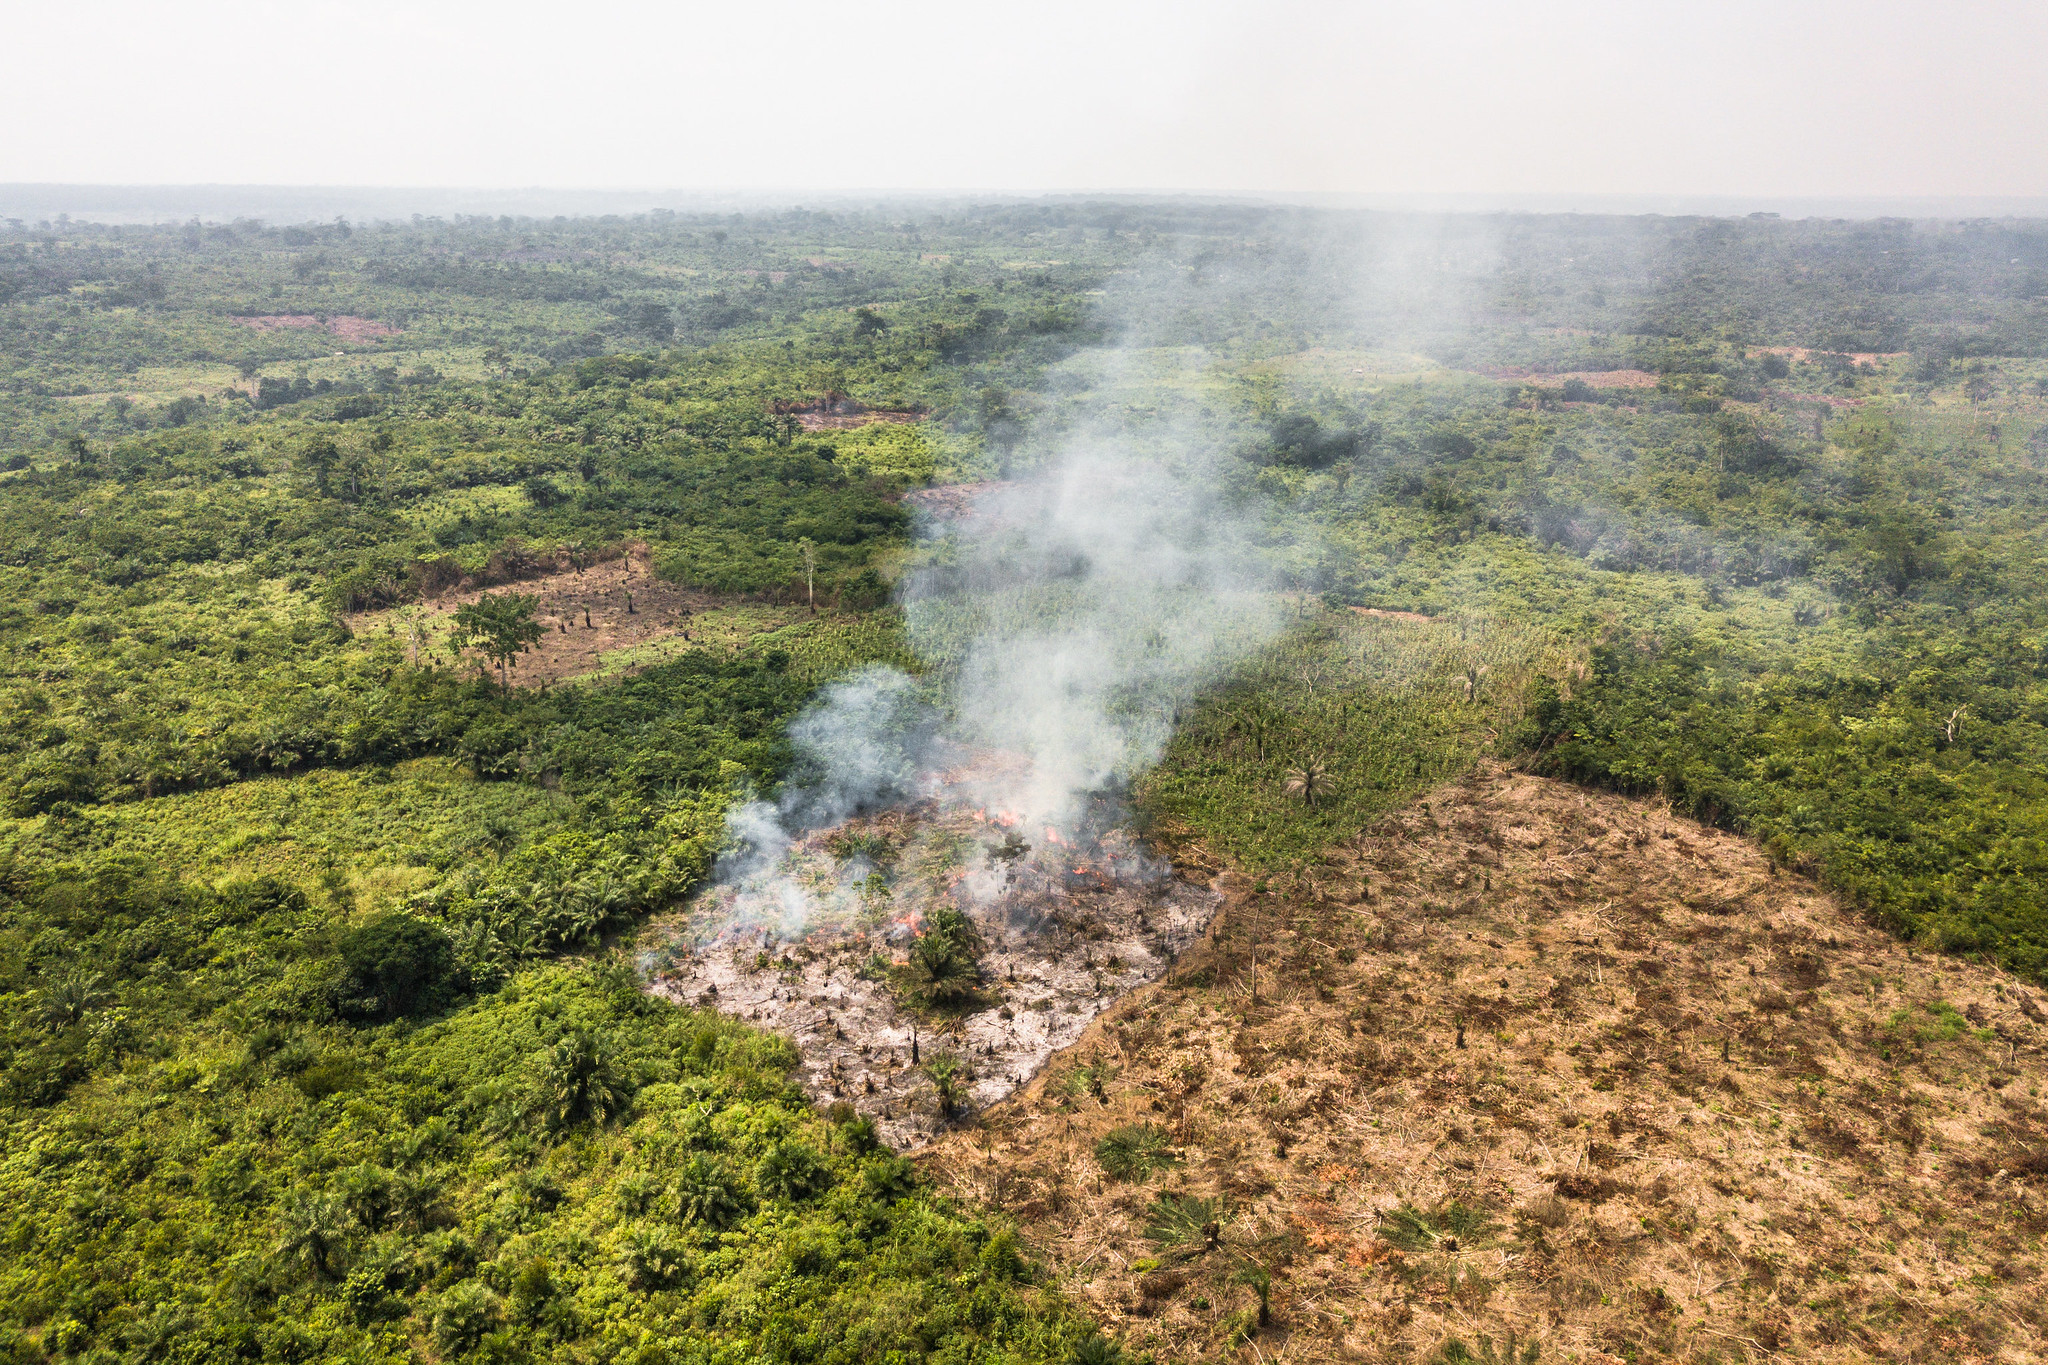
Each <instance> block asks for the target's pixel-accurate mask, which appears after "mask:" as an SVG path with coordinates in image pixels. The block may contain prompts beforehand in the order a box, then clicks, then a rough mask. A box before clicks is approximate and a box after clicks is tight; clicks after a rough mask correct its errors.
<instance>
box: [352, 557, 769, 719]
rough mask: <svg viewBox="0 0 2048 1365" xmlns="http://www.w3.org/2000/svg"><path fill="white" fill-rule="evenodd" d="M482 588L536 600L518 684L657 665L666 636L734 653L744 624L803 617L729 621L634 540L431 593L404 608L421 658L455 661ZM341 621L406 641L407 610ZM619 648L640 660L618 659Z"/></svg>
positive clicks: (722, 605)
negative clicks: (539, 631) (602, 553)
mask: <svg viewBox="0 0 2048 1365" xmlns="http://www.w3.org/2000/svg"><path fill="white" fill-rule="evenodd" d="M485 593H490V594H493V595H503V594H506V593H531V594H533V595H534V596H536V597H538V598H539V599H540V602H539V607H538V610H537V612H536V616H537V619H538V620H539V621H540V623H541V625H543V626H544V627H546V633H545V634H543V635H542V636H541V638H540V641H539V643H537V644H535V645H533V646H532V647H531V648H530V649H529V650H528V651H527V652H526V653H524V654H522V655H520V656H519V657H518V658H517V659H516V660H514V662H513V664H512V667H511V668H510V669H509V670H508V678H509V680H510V681H511V683H512V684H513V685H514V686H516V687H537V686H541V685H544V684H547V683H554V682H561V681H564V680H566V679H569V678H576V677H581V676H583V675H586V674H590V673H597V672H620V673H627V672H633V671H637V669H639V668H643V667H646V666H648V665H649V664H652V663H655V662H658V661H659V658H660V657H661V651H660V650H659V649H658V648H656V647H658V646H660V645H661V644H663V643H665V642H672V643H673V644H675V645H676V646H677V647H678V648H679V649H680V648H686V647H692V646H702V647H706V648H713V649H724V650H727V651H731V650H736V649H738V648H739V647H740V645H741V643H743V640H744V637H745V635H747V634H750V633H751V631H750V630H749V629H748V627H750V626H759V627H761V628H764V629H774V628H775V627H776V626H779V625H783V624H787V623H788V622H789V621H794V620H796V619H798V618H799V617H801V616H804V615H808V613H807V612H805V611H804V610H803V609H802V608H797V607H787V608H780V609H763V610H762V611H761V612H758V613H753V614H752V615H749V616H748V617H747V618H746V619H744V620H730V619H727V617H728V616H730V614H731V613H730V612H729V611H728V610H727V609H729V608H731V606H732V601H731V599H728V598H721V597H719V596H717V595H716V594H713V593H708V592H704V591H701V590H699V589H695V588H686V587H682V586H680V585H678V584H675V583H670V582H667V581H666V580H664V579H660V578H657V577H655V576H654V572H653V568H652V565H651V563H650V561H649V551H648V547H647V546H645V545H633V546H631V547H629V548H628V550H627V552H626V553H625V554H624V555H621V556H619V557H617V558H613V559H607V560H604V561H602V562H599V563H595V564H587V565H585V566H584V567H583V568H581V569H573V568H572V569H565V570H562V571H559V572H554V573H547V574H541V575H538V576H536V577H531V578H527V579H525V580H523V581H519V582H511V583H503V584H499V585H495V586H487V587H486V586H474V585H472V586H465V587H462V588H453V589H449V590H446V591H444V592H441V593H439V594H437V595H435V596H432V597H429V598H428V599H427V600H426V601H424V602H422V603H420V604H419V606H418V607H417V608H413V609H411V610H412V611H413V612H416V614H417V615H416V619H417V620H418V621H419V623H420V630H421V639H420V644H419V648H420V650H421V651H422V655H423V662H434V663H440V664H444V665H446V664H451V663H453V662H455V657H454V652H453V650H452V648H451V647H450V645H449V642H448V636H449V634H450V632H451V631H452V630H453V629H454V621H455V610H456V608H457V607H460V606H462V605H463V604H464V603H468V602H474V601H476V600H477V599H478V598H479V597H481V596H483V595H484V594H485ZM707 613H710V614H711V615H707ZM349 626H350V628H351V629H352V630H354V631H355V632H356V633H357V634H365V633H380V634H387V635H391V636H395V637H397V638H398V639H400V640H403V641H406V642H407V643H408V644H410V643H411V642H412V634H411V628H410V627H409V626H408V624H407V621H406V611H405V610H389V611H372V612H361V613H358V614H356V615H354V616H352V617H350V618H349ZM736 627H737V629H735V628H736ZM625 651H638V652H639V653H640V654H642V655H644V656H645V657H642V658H639V659H637V660H636V659H634V658H633V657H632V656H631V655H628V656H627V657H626V658H624V659H621V658H620V657H619V656H620V655H621V653H622V652H625Z"/></svg>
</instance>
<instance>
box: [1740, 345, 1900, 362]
mask: <svg viewBox="0 0 2048 1365" xmlns="http://www.w3.org/2000/svg"><path fill="white" fill-rule="evenodd" d="M1749 354H1750V355H1753V356H1757V355H1781V356H1784V357H1786V358H1787V359H1788V360H1811V359H1813V358H1814V357H1815V356H1830V355H1838V356H1840V357H1842V359H1844V360H1847V361H1850V362H1851V363H1853V364H1857V365H1881V364H1883V363H1884V362H1885V361H1887V360H1902V359H1904V358H1905V356H1906V352H1904V351H1817V350H1815V349H1813V348H1812V347H1810V346H1752V347H1750V348H1749Z"/></svg>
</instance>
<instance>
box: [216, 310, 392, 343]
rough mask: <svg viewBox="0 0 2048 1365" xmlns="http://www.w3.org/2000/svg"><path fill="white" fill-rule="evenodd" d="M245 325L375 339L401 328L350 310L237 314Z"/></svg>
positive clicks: (347, 338) (349, 339) (387, 335)
mask: <svg viewBox="0 0 2048 1365" xmlns="http://www.w3.org/2000/svg"><path fill="white" fill-rule="evenodd" d="M235 321H237V322H239V323H241V324H242V325H243V326H244V327H248V328H252V329H254V330H255V331H258V332H284V331H299V330H305V329H312V328H317V329H318V330H320V331H323V332H332V333H333V334H334V335H335V336H338V337H340V338H341V339H342V340H343V341H375V340H377V339H378V338H380V337H395V336H397V335H398V329H397V328H396V327H393V326H391V325H390V324H389V323H383V322H378V321H377V320H376V319H375V318H359V317H355V316H353V315H350V314H342V315H341V316H339V317H317V316H315V315H313V314H311V313H269V314H265V315H263V316H261V317H253V318H237V319H235Z"/></svg>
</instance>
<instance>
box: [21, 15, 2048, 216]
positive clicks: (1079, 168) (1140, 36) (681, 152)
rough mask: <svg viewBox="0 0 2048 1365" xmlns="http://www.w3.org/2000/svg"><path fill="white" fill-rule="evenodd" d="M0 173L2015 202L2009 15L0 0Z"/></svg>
mask: <svg viewBox="0 0 2048 1365" xmlns="http://www.w3.org/2000/svg"><path fill="white" fill-rule="evenodd" d="M0 32H5V33H6V34H7V39H6V42H5V44H4V51H0V129H4V130H5V132H4V133H0V181H68V182H124V183H191V182H213V183H270V184H329V185H332V184H356V185H401V186H404V185H479V186H508V185H553V186H570V187H593V186H664V187H667V186H675V187H707V188H742V187H759V188H787V187H815V188H817V189H845V188H901V189H982V190H1020V191H1023V190H1043V189H1191V190H1212V191H1226V192H1253V193H1259V192H1266V193H1271V192H1297V193H1299V192H1362V193H1408V194H1414V193H1454V192H1484V193H1532V192H1559V191H1564V192H1574V193H1610V194H1671V193H1680V194H1684V193H1695V194H1696V193H1739V194H1764V195H2042V194H2048V76H2044V73H2048V3H2043V0H1976V2H1974V3H1973V2H1972V0H1948V2H1947V3H1907V2H1905V0H1860V2H1859V3H1848V2H1847V0H1768V3H1756V2H1754V0H1734V2H1732V3H1731V0H1712V2H1711V3H1700V2H1699V0H1691V2H1690V3H1685V4H1667V3H1658V2H1657V0H1637V2H1636V3H1631V4H1619V3H1552V4H1545V3H1541V0H1535V2H1533V3H1532V0H1512V2H1511V3H1493V0H1454V2H1453V3H1429V2H1428V0H1415V3H1409V4H1401V5H1394V4H1379V3H1358V4H1341V3H1288V2H1286V0H1282V2H1281V3H1261V4H1250V3H1235V2H1234V0H1179V3H1172V4H1166V3H1147V2H1144V0H1137V2H1133V0H1081V2H1076V0H1051V2H1050V3H1045V2H1044V0H1041V3H1035V4H1003V5H993V4H975V3H972V0H966V2H965V3H962V0H952V3H944V4H938V3H923V2H922V0H913V2H909V3H871V4H866V5H861V4H847V3H830V4H826V3H808V2H806V0H768V2H767V3H763V2H762V0H747V2H746V3H741V2H740V0H723V2H722V3H716V4H710V3H696V2H695V0H681V2H680V3H678V2H677V0H669V2H668V3H658V4H642V3H632V2H628V0H612V2H610V3H607V2H606V0H585V2H584V3H582V4H565V3H555V4H550V5H546V6H541V5H530V4H525V3H517V2H516V0H515V2H511V3H508V2H507V0H495V2H494V3H468V0H443V2H439V3H437V2H436V0H409V2H408V3H390V2H388V0H292V3H288V4H277V3H261V4H257V3H221V2H220V0H65V2H64V3H55V2H54V0H0Z"/></svg>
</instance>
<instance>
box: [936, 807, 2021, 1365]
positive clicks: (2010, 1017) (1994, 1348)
mask: <svg viewBox="0 0 2048 1365" xmlns="http://www.w3.org/2000/svg"><path fill="white" fill-rule="evenodd" d="M1199 852H1200V851H1199V849H1188V850H1184V851H1183V854H1182V862H1183V866H1186V865H1188V863H1189V861H1190V860H1191V859H1194V858H1197V857H1199ZM1217 885H1218V887H1219V888H1220V889H1222V890H1224V891H1225V892H1226V893H1227V896H1228V900H1227V903H1226V906H1225V908H1224V910H1223V911H1222V912H1221V913H1220V915H1219V918H1218V920H1217V921H1216V924H1215V925H1214V927H1213V928H1212V930H1211V931H1210V933H1209V935H1208V936H1207V937H1206V938H1205V939H1204V940H1203V941H1202V942H1201V943H1200V944H1198V945H1197V946H1196V947H1195V948H1193V949H1192V950H1190V952H1188V953H1187V954H1185V955H1184V956H1183V957H1182V958H1181V959H1180V961H1179V962H1178V963H1177V964H1176V965H1175V966H1174V967H1173V969H1172V970H1171V972H1170V973H1169V975H1168V977H1167V978H1166V980H1165V981H1164V982H1162V983H1159V984H1156V985H1152V986H1148V987H1145V988H1143V989H1141V990H1139V991H1137V992H1135V993H1134V994H1132V995H1131V996H1129V997H1127V998H1126V999H1125V1000H1123V1001H1122V1002H1121V1003H1119V1004H1118V1005H1117V1006H1115V1007H1114V1008H1113V1009H1111V1010H1110V1011H1109V1012H1107V1013H1106V1014H1105V1015H1104V1016H1103V1017H1102V1018H1101V1019H1099V1020H1097V1021H1096V1023H1095V1024H1094V1025H1092V1026H1091V1027H1090V1028H1089V1030H1088V1031H1087V1033H1086V1035H1085V1036H1084V1037H1083V1038H1082V1040H1081V1042H1080V1043H1079V1044H1078V1045H1076V1046H1075V1047H1073V1048H1071V1049H1069V1050H1068V1051H1067V1052H1066V1053H1064V1054H1062V1055H1061V1056H1060V1057H1058V1058H1056V1059H1055V1060H1054V1061H1053V1063H1052V1064H1051V1065H1050V1066H1049V1067H1048V1068H1047V1070H1046V1072H1045V1074H1044V1075H1043V1076H1042V1077H1041V1078H1040V1079H1039V1080H1038V1081H1036V1082H1034V1083H1033V1084H1032V1085H1031V1086H1030V1087H1028V1088H1027V1089H1026V1090H1024V1091H1022V1092H1020V1094H1019V1095H1018V1096H1016V1097H1013V1098H1012V1099H1011V1100H1010V1101H1008V1102H1007V1103H1005V1104H1003V1105H1001V1106H998V1107H997V1108H996V1109H994V1110H993V1111H991V1112H990V1113H988V1114H986V1115H985V1116H984V1117H983V1121H982V1123H981V1124H980V1126H978V1127H976V1128H973V1129H971V1130H963V1131H958V1132H955V1133H952V1134H950V1135H948V1136H947V1137H946V1138H945V1139H944V1140H942V1141H941V1142H940V1143H938V1144H936V1145H935V1146H934V1147H933V1148H932V1149H930V1151H929V1152H928V1153H927V1154H926V1155H925V1156H923V1157H922V1158H921V1160H923V1161H924V1162H925V1163H926V1165H927V1166H928V1168H929V1169H930V1171H931V1172H932V1173H933V1174H934V1176H935V1177H936V1178H937V1179H938V1180H939V1182H940V1183H941V1184H942V1185H943V1186H944V1187H945V1188H947V1189H949V1190H952V1191H954V1192H956V1193H958V1194H960V1195H962V1196H964V1197H968V1198H972V1199H976V1200H984V1201H989V1202H992V1203H994V1204H997V1205H999V1206H1001V1207H1003V1208H1004V1209H1006V1210H1008V1211H1009V1212H1010V1213H1011V1214H1013V1215H1014V1216H1015V1217H1016V1218H1017V1219H1018V1220H1019V1221H1020V1223H1021V1224H1022V1226H1023V1228H1024V1230H1025V1232H1026V1235H1027V1236H1028V1237H1029V1238H1030V1239H1031V1240H1032V1241H1033V1242H1034V1243H1035V1244H1036V1246H1037V1247H1038V1248H1039V1250H1040V1251H1041V1252H1042V1254H1044V1255H1045V1256H1046V1257H1047V1258H1048V1260H1049V1261H1050V1262H1051V1264H1052V1266H1053V1267H1054V1268H1055V1271H1056V1273H1057V1275H1058V1277H1059V1278H1060V1279H1061V1281H1062V1282H1063V1283H1065V1284H1067V1285H1069V1286H1070V1287H1071V1288H1072V1290H1073V1292H1075V1293H1077V1294H1079V1295H1080V1296H1082V1297H1083V1298H1084V1299H1085V1300H1086V1301H1087V1302H1089V1303H1090V1304H1092V1305H1093V1307H1094V1310H1095V1311H1096V1312H1097V1313H1098V1314H1099V1316H1100V1317H1101V1319H1102V1320H1103V1322H1104V1324H1105V1326H1106V1327H1108V1328H1109V1329H1111V1330H1112V1331H1115V1332H1117V1333H1119V1334H1121V1335H1123V1336H1124V1337H1126V1338H1127V1340H1128V1341H1129V1343H1130V1344H1131V1345H1133V1346H1136V1347H1139V1348H1143V1349H1150V1350H1154V1351H1157V1352H1158V1353H1159V1355H1160V1358H1161V1359H1168V1360H1189V1359H1196V1358H1204V1357H1207V1358H1223V1357H1235V1358H1242V1359H1245V1360H1251V1359H1254V1358H1256V1359H1262V1360H1269V1361H1270V1360H1277V1359H1287V1360H1293V1361H1314V1360H1333V1361H1334V1360H1383V1359H1384V1360H1412V1359H1423V1358H1425V1357H1426V1356H1427V1355H1429V1354H1430V1353H1432V1352H1435V1351H1437V1350H1438V1349H1439V1348H1440V1347H1441V1346H1443V1344H1444V1343H1445V1342H1446V1340H1447V1339H1448V1338H1450V1337H1454V1336H1455V1337H1458V1338H1460V1339H1462V1340H1464V1341H1465V1342H1467V1343H1468V1344H1470V1345H1472V1346H1474V1347H1475V1349H1476V1347H1477V1341H1478V1338H1479V1337H1480V1336H1481V1335H1485V1336H1488V1337H1491V1338H1492V1339H1493V1340H1494V1341H1495V1342H1496V1343H1502V1342H1505V1341H1506V1340H1507V1338H1508V1337H1509V1335H1510V1334H1511V1333H1512V1334H1514V1335H1516V1336H1518V1337H1519V1338H1520V1340H1521V1341H1523V1342H1525V1343H1526V1342H1531V1341H1534V1342H1538V1343H1540V1346H1541V1359H1543V1360H1545V1361H1563V1360H1572V1359H1576V1360H1579V1361H1598V1362H1616V1361H1621V1360H1630V1361H1633V1360H1647V1359H1650V1358H1653V1357H1659V1358H1661V1357H1665V1356H1673V1357H1678V1358H1682V1359H1689V1360H1700V1361H1707V1360H1719V1361H1733V1360H1763V1359H1766V1358H1771V1357H1775V1356H1779V1355H1792V1356H1798V1357H1801V1358H1806V1359H1818V1360H1867V1359H1871V1358H1879V1359H1886V1360H1910V1361H1928V1362H1933V1361H1944V1362H1946V1361H1990V1360H2000V1361H2035V1360H2039V1359H2041V1356H2042V1343H2043V1340H2044V1335H2048V1310H2044V1296H2043V1292H2042V1291H2043V1285H2042V1281H2041V1272H2042V1253H2043V1237H2044V1235H2048V1107H2044V1105H2043V1101H2042V1098H2041V1094H2040V1089H2041V1086H2042V1084H2043V1074H2042V1072H2043V1062H2044V1057H2048V1048H2044V1044H2048V1026H2044V1024H2048V1008H2044V1007H2048V1001H2044V999H2043V996H2042V993H2041V992H2040V991H2039V990H2037V989H2033V988H2028V987H2024V986H2022V985H2020V984H2019V983H2018V982H2016V981H2015V980H2014V979H2013V978H2011V977H2009V976H2005V975H2002V974H2001V973H1999V972H1996V971H1994V970H1991V969H1989V968H1984V967H1979V966H1975V965H1971V964H1968V963H1964V962H1960V961H1958V960H1956V959H1953V958H1947V957H1930V956H1926V955H1921V954H1916V953H1914V952H1912V951H1911V950H1909V949H1908V948H1906V947H1905V946H1904V945H1902V944H1900V943H1899V942H1898V941H1897V940H1895V939H1893V938H1890V937H1888V936H1887V935H1885V934H1883V933H1881V932H1879V931H1878V930H1876V929H1873V928H1871V927H1870V926H1868V925H1867V924H1864V923H1862V922H1861V921H1860V920H1859V919H1858V918H1857V917H1856V916H1855V915H1854V914H1852V913H1851V912H1849V911H1848V910H1846V909H1845V908H1844V907H1843V906H1841V905H1840V904H1839V903H1837V902H1836V901H1835V900H1834V899H1833V898H1832V897H1830V896H1829V895H1827V894H1826V893H1824V892H1822V891H1821V890H1819V889H1818V888H1817V887H1816V886H1815V885H1814V884H1813V883H1811V882H1810V881H1807V880H1805V879H1803V878H1801V877H1798V876H1796V875H1793V874H1791V873H1789V872H1774V871H1773V870H1772V869H1771V867H1770V866H1769V865H1768V864H1767V863H1766V861H1765V860H1764V858H1763V856H1762V855H1761V854H1760V853H1759V851H1758V850H1757V849H1756V848H1754V847H1753V846H1752V845H1750V844H1749V843H1747V842H1745V841H1743V840H1741V839H1738V838H1735V837H1732V836H1729V835H1725V834H1721V833H1717V832H1714V831H1711V830H1707V829H1703V828H1701V827H1699V826H1697V825H1693V824H1691V823H1688V822H1685V821H1681V820H1678V819H1674V818H1673V817H1671V816H1670V815H1669V814H1667V813H1666V812H1664V811H1663V810H1662V809H1660V808H1659V807H1657V806H1655V805H1653V804H1650V803H1644V802H1634V801H1628V800H1624V799H1621V798H1618V797H1613V796H1607V795H1600V794H1593V793H1588V792H1585V791H1582V790H1579V789H1577V788H1573V787H1569V786H1564V785H1561V784H1557V783H1552V782H1547V781H1543V780H1539V779H1534V778H1530V777H1526V776H1522V775H1518V774H1515V773H1512V772H1509V771H1506V770H1503V769H1501V768H1498V767H1489V768H1486V769H1483V770H1481V771H1479V772H1476V773H1474V774H1473V775H1472V777H1471V778H1470V779H1469V780H1467V781H1466V782H1464V783H1462V784H1458V785H1454V786H1451V787H1447V788H1444V789H1440V790H1439V791H1437V792H1435V793H1432V795H1431V796H1430V798H1429V800H1428V801H1426V802H1421V803H1418V804H1417V805H1415V806H1414V807H1412V808H1410V809H1408V810H1407V811H1405V812H1403V813H1402V814H1400V815H1397V816H1395V817H1392V818H1390V819H1388V820H1386V821H1385V822H1383V823H1382V824H1380V825H1378V826H1376V827H1374V828H1373V829H1372V830H1370V831H1369V832H1367V833H1366V834H1364V835H1361V836H1360V837H1359V838H1357V839H1356V840H1354V841H1351V842H1349V843H1346V844H1344V845H1341V846H1339V847H1337V848H1334V849H1332V850H1330V851H1329V853H1328V854H1327V856H1326V857H1325V859H1324V860H1323V861H1322V862H1321V863H1320V864H1319V865H1314V866H1311V867H1309V868H1308V869H1306V870H1305V871H1304V872H1303V873H1302V874H1301V875H1299V876H1298V877H1284V878H1274V879H1273V880H1272V881H1270V882H1267V883H1257V884H1254V883H1252V882H1249V881H1247V880H1246V879H1244V878H1242V877H1238V876H1236V875H1235V874H1224V875H1222V876H1220V877H1219V878H1218V880H1217ZM1262 1283H1263V1284H1265V1285H1266V1286H1267V1289H1268V1292H1267V1298H1268V1301H1269V1302H1268V1311H1267V1314H1266V1318H1267V1320H1266V1322H1265V1323H1263V1324H1261V1322H1260V1298H1261V1294H1260V1286H1261V1284H1262Z"/></svg>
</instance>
